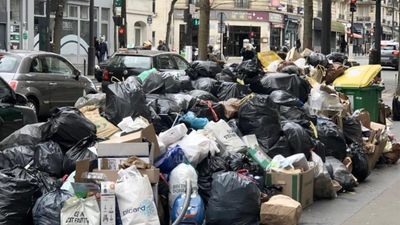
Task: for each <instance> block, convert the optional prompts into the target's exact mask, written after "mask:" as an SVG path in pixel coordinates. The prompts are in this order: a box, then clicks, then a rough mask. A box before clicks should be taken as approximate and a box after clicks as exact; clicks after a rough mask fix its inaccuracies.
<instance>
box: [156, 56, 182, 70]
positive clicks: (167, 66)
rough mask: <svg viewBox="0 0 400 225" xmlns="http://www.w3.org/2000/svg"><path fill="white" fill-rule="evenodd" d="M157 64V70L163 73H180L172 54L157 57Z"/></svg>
mask: <svg viewBox="0 0 400 225" xmlns="http://www.w3.org/2000/svg"><path fill="white" fill-rule="evenodd" d="M156 62H157V67H156V68H157V70H159V71H161V72H165V71H178V66H177V65H176V63H175V60H174V59H173V58H172V57H171V55H170V54H162V55H158V56H156Z"/></svg>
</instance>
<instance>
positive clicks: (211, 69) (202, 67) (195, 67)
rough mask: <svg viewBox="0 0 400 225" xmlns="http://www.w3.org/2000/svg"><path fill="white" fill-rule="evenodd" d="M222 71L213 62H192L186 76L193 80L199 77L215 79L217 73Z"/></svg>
mask: <svg viewBox="0 0 400 225" xmlns="http://www.w3.org/2000/svg"><path fill="white" fill-rule="evenodd" d="M221 71H222V68H221V66H219V65H218V64H217V63H216V62H213V61H194V62H193V63H192V64H191V65H190V67H189V68H188V69H186V74H187V75H188V76H189V77H190V78H191V79H193V80H195V79H197V78H199V77H212V78H215V76H216V75H217V73H220V72H221Z"/></svg>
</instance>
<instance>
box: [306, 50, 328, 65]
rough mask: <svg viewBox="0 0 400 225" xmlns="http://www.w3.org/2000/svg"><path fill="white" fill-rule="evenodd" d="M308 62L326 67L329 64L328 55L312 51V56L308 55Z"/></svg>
mask: <svg viewBox="0 0 400 225" xmlns="http://www.w3.org/2000/svg"><path fill="white" fill-rule="evenodd" d="M307 63H308V64H310V65H312V66H313V67H316V66H317V65H321V66H324V67H327V66H328V60H327V59H326V56H325V55H324V54H322V53H314V52H313V53H311V55H310V56H308V57H307Z"/></svg>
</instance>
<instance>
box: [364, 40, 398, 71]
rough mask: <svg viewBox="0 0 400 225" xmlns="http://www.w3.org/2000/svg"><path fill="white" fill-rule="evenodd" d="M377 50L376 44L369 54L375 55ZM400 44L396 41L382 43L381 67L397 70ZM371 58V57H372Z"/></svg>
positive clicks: (373, 44)
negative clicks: (374, 50) (374, 52)
mask: <svg viewBox="0 0 400 225" xmlns="http://www.w3.org/2000/svg"><path fill="white" fill-rule="evenodd" d="M374 48H375V43H372V46H371V48H370V50H369V54H371V53H373V49H374ZM399 56H400V53H399V43H398V42H395V41H381V65H382V66H390V67H394V68H395V69H397V68H398V66H399ZM370 57H371V55H370Z"/></svg>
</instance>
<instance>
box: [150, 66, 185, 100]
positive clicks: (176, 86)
mask: <svg viewBox="0 0 400 225" xmlns="http://www.w3.org/2000/svg"><path fill="white" fill-rule="evenodd" d="M142 87H143V91H144V92H145V93H148V94H165V93H178V92H180V91H181V82H180V81H179V79H178V78H177V77H176V76H175V75H174V74H173V73H168V72H164V73H160V72H158V71H154V72H153V73H151V74H150V75H149V76H148V77H147V78H146V79H145V80H144V81H143V84H142Z"/></svg>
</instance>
